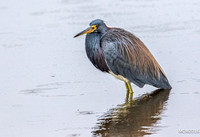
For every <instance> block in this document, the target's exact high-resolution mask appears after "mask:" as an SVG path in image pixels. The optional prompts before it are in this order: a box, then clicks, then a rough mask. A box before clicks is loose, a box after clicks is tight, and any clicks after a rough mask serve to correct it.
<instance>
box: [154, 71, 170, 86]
mask: <svg viewBox="0 0 200 137" xmlns="http://www.w3.org/2000/svg"><path fill="white" fill-rule="evenodd" d="M155 86H156V87H158V88H162V89H172V87H171V85H170V84H169V81H168V79H167V77H166V76H165V74H163V71H161V70H160V80H158V81H157V82H156V84H155Z"/></svg>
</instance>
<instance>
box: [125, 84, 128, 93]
mask: <svg viewBox="0 0 200 137" xmlns="http://www.w3.org/2000/svg"><path fill="white" fill-rule="evenodd" d="M125 86H126V90H127V92H129V87H128V83H127V82H125Z"/></svg>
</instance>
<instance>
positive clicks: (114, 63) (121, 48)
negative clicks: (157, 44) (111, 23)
mask: <svg viewBox="0 0 200 137" xmlns="http://www.w3.org/2000/svg"><path fill="white" fill-rule="evenodd" d="M83 34H87V35H86V39H85V50H86V53H87V57H88V58H89V60H90V61H91V62H92V64H93V65H94V66H95V67H96V68H97V69H99V70H101V71H102V72H106V73H109V74H111V75H113V76H114V77H115V78H117V79H119V80H122V81H124V82H125V86H126V90H127V92H128V93H130V94H133V89H132V87H131V83H134V84H135V85H137V86H138V87H140V88H142V87H143V86H144V85H145V84H147V85H152V86H154V87H157V88H160V89H171V88H172V87H171V85H170V84H169V81H168V79H167V77H166V75H165V73H164V71H163V69H162V68H161V66H160V65H159V64H158V62H157V61H156V59H155V58H154V57H153V55H152V54H151V52H150V51H149V49H148V48H147V47H146V46H145V44H144V43H143V42H142V41H141V40H140V39H139V38H138V37H136V36H135V35H133V34H132V33H131V32H129V31H126V30H124V29H121V28H115V27H107V25H106V24H105V23H104V21H103V20H101V19H95V20H93V21H92V22H90V24H89V27H88V28H87V29H85V30H83V31H81V32H80V33H78V34H77V35H75V36H74V38H76V37H78V36H80V35H83Z"/></svg>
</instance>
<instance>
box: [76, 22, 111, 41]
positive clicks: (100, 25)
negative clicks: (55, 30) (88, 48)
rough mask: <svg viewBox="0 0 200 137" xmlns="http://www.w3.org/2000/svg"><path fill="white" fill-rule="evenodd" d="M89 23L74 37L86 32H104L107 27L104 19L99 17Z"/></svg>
mask: <svg viewBox="0 0 200 137" xmlns="http://www.w3.org/2000/svg"><path fill="white" fill-rule="evenodd" d="M89 25H90V26H89V27H88V28H87V29H85V30H83V31H81V32H80V33H78V34H77V35H75V36H74V38H75V37H78V36H80V35H83V34H87V33H97V32H98V33H104V32H106V30H107V29H108V27H107V26H106V24H105V23H104V21H103V20H100V19H96V20H93V21H92V22H90V24H89Z"/></svg>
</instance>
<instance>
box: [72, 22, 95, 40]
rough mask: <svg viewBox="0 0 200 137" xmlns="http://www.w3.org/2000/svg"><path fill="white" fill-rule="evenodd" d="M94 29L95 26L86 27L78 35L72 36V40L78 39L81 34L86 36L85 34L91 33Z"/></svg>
mask: <svg viewBox="0 0 200 137" xmlns="http://www.w3.org/2000/svg"><path fill="white" fill-rule="evenodd" d="M95 29H97V27H96V25H93V26H91V27H88V28H87V29H85V30H83V31H81V32H80V33H78V34H76V35H75V36H74V38H76V37H78V36H81V35H83V34H86V33H92V32H93V31H94V30H95Z"/></svg>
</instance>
